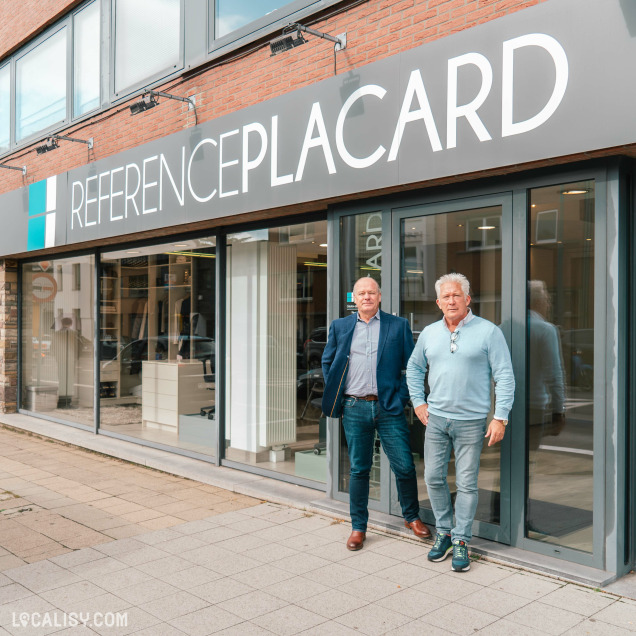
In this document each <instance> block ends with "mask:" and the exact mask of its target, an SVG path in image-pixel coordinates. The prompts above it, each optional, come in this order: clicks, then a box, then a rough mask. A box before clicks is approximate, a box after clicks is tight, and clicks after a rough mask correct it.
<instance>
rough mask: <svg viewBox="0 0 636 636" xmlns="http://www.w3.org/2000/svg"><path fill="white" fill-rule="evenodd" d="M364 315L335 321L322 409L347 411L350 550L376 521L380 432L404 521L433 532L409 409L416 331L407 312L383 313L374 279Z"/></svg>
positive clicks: (361, 291)
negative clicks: (372, 508)
mask: <svg viewBox="0 0 636 636" xmlns="http://www.w3.org/2000/svg"><path fill="white" fill-rule="evenodd" d="M353 300H354V302H355V304H356V307H357V308H358V312H357V313H356V314H351V315H350V316H347V317H346V318H339V319H338V320H334V321H333V322H332V323H331V328H330V329H329V338H328V339H327V346H326V347H325V350H324V352H323V355H322V371H323V375H324V378H325V390H324V394H323V400H322V410H323V412H324V413H325V415H327V416H329V417H340V416H342V425H343V427H344V430H345V435H346V437H347V446H348V451H349V459H350V463H351V473H350V480H349V509H350V513H351V526H352V532H351V536H350V537H349V539H348V541H347V548H349V550H359V549H360V548H362V546H363V544H364V540H365V538H366V531H367V522H368V520H369V511H368V503H369V474H370V472H371V464H372V461H373V446H374V439H375V431H376V430H377V432H378V436H379V437H380V441H381V443H382V448H383V449H384V452H385V453H386V455H387V457H388V458H389V463H390V464H391V470H393V472H394V473H395V478H396V483H397V489H398V496H399V499H400V505H401V506H402V514H403V516H404V525H405V526H406V527H407V528H410V529H411V530H412V531H413V532H414V533H415V535H416V536H418V537H420V538H428V537H430V536H431V532H430V530H429V529H428V528H427V527H426V526H425V525H424V524H423V523H422V521H421V520H420V517H419V510H420V503H419V498H418V494H417V478H416V474H415V464H414V462H413V455H412V453H411V448H410V444H409V430H408V425H407V423H406V418H405V417H404V407H405V406H406V403H407V401H408V399H409V392H408V389H407V386H406V378H405V376H404V370H405V369H406V365H407V363H408V361H409V357H410V356H411V352H412V351H413V334H412V333H411V328H410V327H409V323H408V322H407V321H406V320H405V319H404V318H398V317H396V316H391V315H390V314H387V313H385V312H383V311H380V301H381V300H382V294H381V292H380V287H379V286H378V284H377V282H376V281H375V280H373V278H368V277H367V278H361V279H359V280H358V281H357V282H356V284H355V285H354V286H353Z"/></svg>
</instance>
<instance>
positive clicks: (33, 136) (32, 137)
mask: <svg viewBox="0 0 636 636" xmlns="http://www.w3.org/2000/svg"><path fill="white" fill-rule="evenodd" d="M71 17H72V16H71V15H69V16H67V17H66V18H65V19H64V20H63V21H62V22H59V23H58V24H56V25H55V27H53V28H52V29H49V30H48V31H46V32H45V33H43V34H42V35H41V36H40V37H39V38H37V39H36V40H34V41H33V42H31V43H30V44H29V46H28V47H26V48H24V49H22V50H21V51H20V54H19V55H16V56H15V58H14V59H13V60H12V62H13V82H12V89H13V90H12V95H11V107H12V126H11V140H12V142H13V144H15V146H16V147H18V146H22V145H26V144H29V143H32V142H34V141H37V140H38V139H41V138H42V135H43V133H44V132H45V131H49V130H57V129H59V128H63V127H64V126H67V125H68V124H69V123H70V121H71V120H70V112H69V107H70V104H69V100H71V99H72V87H71V82H70V81H69V80H70V78H69V70H70V56H71V53H72V42H73V31H72V24H71ZM64 29H66V33H67V37H66V60H65V67H66V95H65V100H66V104H65V112H64V117H63V118H62V119H61V120H57V121H56V122H55V123H53V124H50V125H48V126H44V127H43V128H38V130H36V131H35V132H32V133H30V134H28V135H25V136H24V137H22V138H21V139H20V140H18V138H17V137H18V134H17V132H18V131H17V127H18V108H17V103H18V91H17V83H18V77H17V75H18V69H17V66H18V62H20V60H22V59H24V58H25V57H26V56H27V55H29V54H30V53H32V52H33V51H35V50H36V49H37V48H38V47H39V46H41V45H42V44H44V43H45V42H46V41H47V40H49V39H51V38H52V37H54V36H56V35H57V34H58V33H60V32H61V31H63V30H64Z"/></svg>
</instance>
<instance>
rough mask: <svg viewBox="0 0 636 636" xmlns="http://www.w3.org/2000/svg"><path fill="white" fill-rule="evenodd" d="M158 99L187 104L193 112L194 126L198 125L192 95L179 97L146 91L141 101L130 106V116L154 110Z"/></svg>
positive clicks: (161, 92) (194, 101)
mask: <svg viewBox="0 0 636 636" xmlns="http://www.w3.org/2000/svg"><path fill="white" fill-rule="evenodd" d="M158 97H165V98H166V99H175V100H177V101H178V102H185V103H186V104H188V109H190V108H191V109H192V110H194V124H195V126H196V125H198V123H199V119H198V115H197V107H196V100H195V97H194V95H193V96H192V97H179V95H172V94H170V93H164V92H163V91H148V92H147V93H144V95H143V96H142V98H141V100H140V101H138V102H135V103H134V104H131V106H130V114H131V115H138V114H139V113H143V112H144V111H145V110H150V109H151V108H154V107H155V106H156V105H157V104H158V103H159V100H158V99H157V98H158Z"/></svg>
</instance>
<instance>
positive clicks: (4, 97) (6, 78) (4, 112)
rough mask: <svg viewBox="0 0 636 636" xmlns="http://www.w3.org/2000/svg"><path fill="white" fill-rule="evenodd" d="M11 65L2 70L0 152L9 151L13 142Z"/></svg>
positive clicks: (0, 82)
mask: <svg viewBox="0 0 636 636" xmlns="http://www.w3.org/2000/svg"><path fill="white" fill-rule="evenodd" d="M10 129H11V65H10V64H7V65H5V66H3V67H2V68H0V152H4V151H5V150H9V143H10V140H11V134H10Z"/></svg>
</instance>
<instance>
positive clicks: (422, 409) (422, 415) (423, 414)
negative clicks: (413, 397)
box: [415, 404, 428, 426]
mask: <svg viewBox="0 0 636 636" xmlns="http://www.w3.org/2000/svg"><path fill="white" fill-rule="evenodd" d="M415 415H417V418H418V419H419V421H420V422H422V424H424V426H426V425H427V424H428V404H420V405H419V406H416V407H415Z"/></svg>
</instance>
